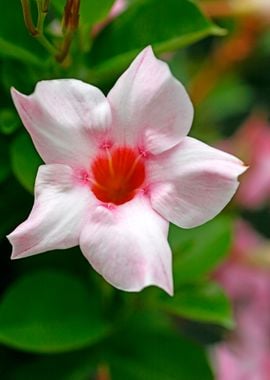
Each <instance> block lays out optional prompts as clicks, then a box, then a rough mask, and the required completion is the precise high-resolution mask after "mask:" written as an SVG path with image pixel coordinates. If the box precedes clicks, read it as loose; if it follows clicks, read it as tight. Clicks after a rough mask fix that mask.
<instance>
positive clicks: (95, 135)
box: [11, 79, 111, 168]
mask: <svg viewBox="0 0 270 380" xmlns="http://www.w3.org/2000/svg"><path fill="white" fill-rule="evenodd" d="M11 93H12V98H13V101H14V103H15V106H16V108H17V111H18V113H19V115H20V117H21V119H22V121H23V123H24V125H25V127H26V129H27V130H28V132H29V133H30V135H31V137H32V140H33V142H34V144H35V147H36V149H37V151H38V152H39V154H40V156H41V157H42V159H43V160H44V161H45V163H47V164H51V163H58V164H59V163H60V164H67V165H71V166H73V167H81V166H84V167H85V168H86V167H88V165H89V159H90V157H91V156H92V155H93V154H94V152H95V149H96V146H97V145H98V142H99V139H100V138H101V139H102V137H103V134H104V133H106V131H107V129H108V128H109V127H110V125H111V110H110V105H109V103H108V101H107V99H106V98H105V96H104V95H103V94H102V92H101V91H100V90H99V89H98V88H96V87H94V86H91V85H89V84H86V83H84V82H81V81H79V80H75V79H59V80H50V81H42V82H39V83H38V84H37V86H36V89H35V91H34V93H33V94H32V95H30V96H26V95H23V94H21V93H19V92H18V91H16V90H15V89H12V90H11Z"/></svg>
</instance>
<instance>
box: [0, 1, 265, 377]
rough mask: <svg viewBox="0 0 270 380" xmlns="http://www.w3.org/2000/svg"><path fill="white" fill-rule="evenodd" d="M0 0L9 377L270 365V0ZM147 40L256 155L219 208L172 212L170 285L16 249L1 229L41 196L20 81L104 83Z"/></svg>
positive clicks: (239, 148) (228, 138) (198, 123)
mask: <svg viewBox="0 0 270 380" xmlns="http://www.w3.org/2000/svg"><path fill="white" fill-rule="evenodd" d="M65 5H66V7H65ZM79 5H80V10H79V14H80V17H79V19H78V17H77V9H79ZM22 6H23V7H22ZM0 9H1V14H0V18H1V21H0V99H1V100H0V239H1V240H0V247H1V248H0V379H1V380H47V379H51V380H90V379H93V380H94V379H95V380H111V379H112V380H123V379H125V380H211V379H212V380H213V379H217V380H243V379H245V380H269V379H270V277H269V274H270V244H269V238H270V229H269V225H270V210H269V199H270V121H269V105H270V73H269V67H270V66H269V62H270V28H269V25H270V2H269V0H230V1H226V0H224V1H222V0H221V1H220V0H212V1H210V0H205V1H203V0H201V1H199V0H198V1H194V2H190V1H188V0H166V1H162V0H132V1H131V0H130V1H128V0H126V1H125V0H118V1H116V2H115V1H114V0H103V1H100V0H81V4H80V2H79V1H78V0H74V1H72V0H69V1H65V0H51V1H46V0H36V1H35V0H31V1H22V2H21V3H20V2H19V1H16V0H10V1H9V2H6V1H4V0H0ZM23 9H24V12H26V13H27V11H28V16H29V14H30V13H29V12H30V11H31V15H32V20H33V24H31V22H29V20H28V22H27V23H26V24H25V22H24V18H23ZM64 9H65V11H64ZM26 16H27V14H26ZM26 21H27V20H26ZM78 21H79V22H78ZM149 44H151V45H152V46H153V48H154V50H155V52H156V54H157V55H158V56H159V57H160V58H161V59H163V60H165V61H167V62H168V64H169V66H170V68H171V70H172V72H173V74H174V75H175V76H176V77H177V78H178V79H179V80H180V81H181V82H183V83H184V84H185V86H186V88H187V90H188V92H189V94H190V96H191V98H192V101H193V104H194V107H195V120H194V125H193V128H192V132H191V135H192V136H194V137H196V138H199V139H201V140H202V141H205V142H207V143H209V144H211V145H214V146H216V147H219V148H220V149H223V150H225V151H228V152H230V153H233V154H235V155H237V156H238V157H240V158H241V159H242V160H243V161H244V162H245V163H246V164H247V165H249V170H248V171H247V173H246V174H244V175H243V176H242V178H241V186H240V189H239V191H238V193H237V194H236V196H235V197H234V199H233V201H232V202H231V203H230V204H229V206H227V208H226V209H225V210H224V211H223V212H222V213H221V215H220V216H218V217H217V218H215V219H214V220H212V221H211V222H209V223H207V224H205V225H204V226H201V227H198V228H195V229H192V230H182V229H180V228H177V227H175V226H171V228H170V234H169V241H170V245H171V247H172V250H173V256H174V257H173V259H174V282H175V295H174V297H169V296H168V295H166V294H164V292H162V290H160V289H156V288H148V289H144V290H143V291H142V292H141V293H139V294H132V293H124V292H121V291H118V290H116V289H114V288H112V287H111V286H110V285H108V284H107V283H105V281H104V280H103V279H102V278H100V276H99V275H97V274H96V273H95V272H94V270H92V268H91V267H90V266H89V264H88V262H87V261H86V260H85V259H84V258H83V256H82V255H81V253H80V251H79V249H78V248H74V249H69V250H66V251H54V252H49V253H46V254H42V255H37V256H34V257H29V258H26V259H23V260H16V261H11V260H10V254H11V246H10V244H9V243H8V241H7V239H6V237H5V236H6V234H8V233H9V232H11V231H12V230H13V229H14V228H15V227H16V226H17V225H18V224H19V223H21V222H22V221H23V220H24V219H25V218H26V216H27V215H28V213H29V211H30V209H31V207H32V203H33V188H34V180H35V175H36V172H37V168H38V166H39V165H40V164H41V163H42V161H41V159H40V158H39V156H38V155H37V153H36V151H35V149H34V147H33V145H32V142H31V139H30V137H29V136H28V134H27V133H26V131H25V129H24V127H23V126H22V124H21V121H20V119H19V117H18V115H17V113H16V111H15V108H14V106H13V104H12V101H11V97H10V87H12V86H13V87H15V88H17V89H18V90H19V91H21V92H23V93H27V94H30V93H31V92H32V91H33V89H34V86H35V84H36V82H37V81H39V80H42V79H52V78H77V79H81V80H84V81H86V82H88V83H91V84H94V85H97V86H99V87H100V88H101V89H102V90H103V91H104V92H105V93H107V92H108V90H109V89H110V87H111V86H112V85H113V83H114V82H115V80H116V79H117V77H118V76H119V75H120V74H121V73H122V72H123V70H124V69H125V68H126V67H127V66H128V64H129V63H130V62H131V60H132V59H133V58H134V57H135V55H136V54H137V53H138V52H139V51H140V50H141V49H142V48H144V47H145V46H147V45H149Z"/></svg>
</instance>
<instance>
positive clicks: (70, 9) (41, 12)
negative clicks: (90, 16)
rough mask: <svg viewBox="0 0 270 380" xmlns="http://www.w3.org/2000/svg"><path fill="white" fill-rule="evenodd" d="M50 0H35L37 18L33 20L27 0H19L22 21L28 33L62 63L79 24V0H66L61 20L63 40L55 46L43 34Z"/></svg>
mask: <svg viewBox="0 0 270 380" xmlns="http://www.w3.org/2000/svg"><path fill="white" fill-rule="evenodd" d="M49 2H50V0H36V3H37V10H38V19H37V24H36V25H35V23H34V22H33V18H32V12H31V6H30V1H29V0H21V4H22V10H23V16H24V22H25V26H26V28H27V30H28V31H29V33H30V34H31V35H32V36H33V37H34V38H35V39H37V40H38V41H39V42H40V43H41V44H42V45H43V46H44V47H45V48H46V49H47V50H48V51H49V52H50V53H51V54H52V55H53V56H54V57H55V59H56V60H57V62H59V63H62V62H63V61H64V60H65V59H66V57H67V56H68V53H69V50H70V46H71V43H72V39H73V36H74V33H75V32H76V30H77V28H78V25H79V9H80V0H67V2H66V5H65V9H64V15H63V20H62V28H63V40H62V43H61V44H60V46H59V47H58V48H57V47H56V46H54V45H53V44H52V43H51V42H50V41H49V40H48V39H47V38H46V36H45V35H44V21H45V18H46V16H47V13H48V8H49Z"/></svg>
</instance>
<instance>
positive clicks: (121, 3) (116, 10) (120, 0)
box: [92, 0, 127, 36]
mask: <svg viewBox="0 0 270 380" xmlns="http://www.w3.org/2000/svg"><path fill="white" fill-rule="evenodd" d="M126 7H127V3H126V0H116V1H115V2H114V4H113V6H112V8H111V10H110V12H109V14H108V17H107V18H106V19H105V20H103V21H101V22H99V23H98V24H96V25H94V27H93V29H92V35H93V36H96V35H97V34H98V33H99V32H100V31H101V30H102V29H104V28H105V26H107V24H109V23H110V22H111V21H113V20H114V19H115V18H116V17H117V16H119V15H120V14H121V13H122V12H123V11H124V10H125V9H126Z"/></svg>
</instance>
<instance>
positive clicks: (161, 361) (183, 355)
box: [108, 326, 213, 380]
mask: <svg viewBox="0 0 270 380" xmlns="http://www.w3.org/2000/svg"><path fill="white" fill-rule="evenodd" d="M113 347H114V352H113V354H112V356H111V357H110V358H109V360H108V361H109V363H108V364H109V369H110V372H111V375H112V379H115V380H118V379H125V380H153V379H155V380H175V379H185V380H198V379H203V380H213V375H212V373H211V370H210V368H209V365H208V362H207V358H206V355H205V353H204V351H203V349H202V348H201V347H200V346H199V345H197V344H194V343H192V342H190V341H189V340H188V339H185V338H184V337H182V336H181V335H180V334H178V333H177V332H173V331H161V329H160V330H159V331H153V329H152V328H151V326H148V327H146V329H145V330H140V329H136V328H135V329H134V330H132V328H129V330H128V333H126V334H123V335H122V340H121V342H118V344H117V346H116V347H115V346H113ZM194 363H196V366H194Z"/></svg>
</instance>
